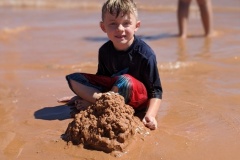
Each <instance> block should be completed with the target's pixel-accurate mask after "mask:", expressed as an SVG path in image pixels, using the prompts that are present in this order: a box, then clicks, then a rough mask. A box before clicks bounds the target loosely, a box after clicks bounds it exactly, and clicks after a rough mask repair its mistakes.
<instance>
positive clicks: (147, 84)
mask: <svg viewBox="0 0 240 160" xmlns="http://www.w3.org/2000/svg"><path fill="white" fill-rule="evenodd" d="M137 17H138V13H137V8H136V4H135V3H134V2H133V0H107V1H106V2H105V3H104V5H103V7H102V21H101V22H100V27H101V29H102V30H103V32H105V33H106V34H107V36H108V38H109V41H108V42H106V43H105V44H104V45H103V46H102V47H101V48H100V49H99V55H98V69H97V73H96V75H93V74H87V73H73V74H70V75H67V76H66V79H67V81H68V84H69V87H70V88H71V89H72V91H73V92H74V93H75V94H76V95H77V96H78V97H79V99H77V100H76V97H74V98H72V99H71V98H66V97H65V98H62V99H60V100H59V102H64V101H65V102H67V101H69V100H70V102H72V101H75V103H77V108H78V109H80V110H82V109H85V108H86V107H87V106H89V105H91V104H92V103H95V101H96V99H97V98H98V97H99V96H101V93H102V92H107V91H113V92H117V93H119V94H120V95H122V96H123V97H124V99H125V102H126V104H129V105H131V106H132V107H133V108H134V109H136V110H138V109H142V108H144V107H145V108H148V109H147V112H146V114H145V117H144V118H143V120H142V122H143V123H144V124H145V126H146V127H148V128H150V129H156V128H157V121H156V118H155V117H156V115H157V112H158V109H159V107H160V103H161V98H162V87H161V82H160V78H159V73H158V68H157V62H156V57H155V54H154V52H153V51H152V49H151V48H150V47H149V46H148V45H147V44H146V43H145V42H143V41H142V40H141V39H140V38H138V37H136V36H135V32H136V31H137V30H138V28H139V27H140V21H138V19H137Z"/></svg>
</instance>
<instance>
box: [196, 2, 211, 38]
mask: <svg viewBox="0 0 240 160" xmlns="http://www.w3.org/2000/svg"><path fill="white" fill-rule="evenodd" d="M197 3H198V6H199V10H200V13H201V18H202V24H203V28H204V31H205V36H206V37H211V36H212V34H213V27H212V25H213V22H212V21H213V18H212V3H211V0H197Z"/></svg>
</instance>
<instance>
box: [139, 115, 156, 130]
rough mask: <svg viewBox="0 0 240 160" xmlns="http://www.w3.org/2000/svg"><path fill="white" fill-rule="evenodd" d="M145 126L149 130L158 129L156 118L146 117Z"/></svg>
mask: <svg viewBox="0 0 240 160" xmlns="http://www.w3.org/2000/svg"><path fill="white" fill-rule="evenodd" d="M142 122H143V124H144V125H145V126H146V127H148V128H149V129H152V130H155V129H157V121H156V118H155V117H151V116H145V117H144V118H143V120H142Z"/></svg>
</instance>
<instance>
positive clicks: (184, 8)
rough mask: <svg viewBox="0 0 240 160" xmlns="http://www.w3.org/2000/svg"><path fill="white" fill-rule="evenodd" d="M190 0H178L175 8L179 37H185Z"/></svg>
mask: <svg viewBox="0 0 240 160" xmlns="http://www.w3.org/2000/svg"><path fill="white" fill-rule="evenodd" d="M190 3H191V0H179V1H178V9H177V19H178V29H179V37H181V38H186V37H187V23H188V15H189V6H190Z"/></svg>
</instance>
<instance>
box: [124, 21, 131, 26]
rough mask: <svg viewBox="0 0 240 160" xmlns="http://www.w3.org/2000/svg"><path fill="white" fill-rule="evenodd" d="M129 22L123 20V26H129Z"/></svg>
mask: <svg viewBox="0 0 240 160" xmlns="http://www.w3.org/2000/svg"><path fill="white" fill-rule="evenodd" d="M130 24H131V23H130V22H124V23H123V25H124V26H129V25H130Z"/></svg>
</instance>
